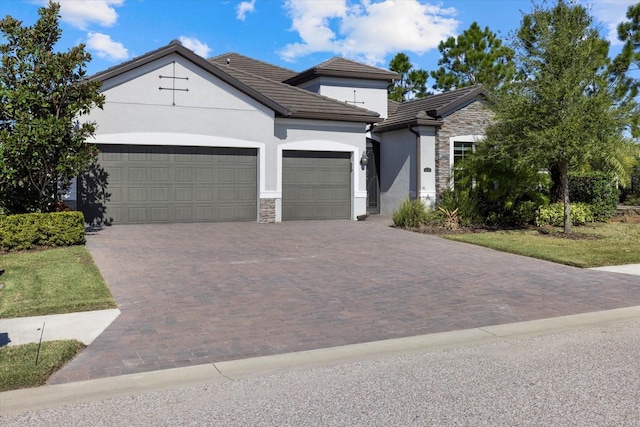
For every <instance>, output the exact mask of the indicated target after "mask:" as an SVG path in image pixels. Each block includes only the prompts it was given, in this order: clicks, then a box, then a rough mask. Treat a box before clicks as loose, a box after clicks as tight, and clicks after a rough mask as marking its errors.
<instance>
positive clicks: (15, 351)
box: [0, 340, 85, 391]
mask: <svg viewBox="0 0 640 427" xmlns="http://www.w3.org/2000/svg"><path fill="white" fill-rule="evenodd" d="M84 347H85V346H84V344H82V343H81V342H79V341H75V340H64V341H45V342H43V343H42V347H41V348H40V355H39V356H38V364H36V355H37V353H38V343H31V344H23V345H16V346H5V347H2V348H0V391H7V390H16V389H19V388H27V387H37V386H40V385H42V384H44V383H45V382H46V381H47V379H48V378H49V377H50V376H51V374H53V373H54V372H55V371H57V370H58V369H60V368H61V367H62V366H63V365H64V364H65V363H67V362H68V361H69V360H71V359H72V358H73V357H74V356H75V355H76V354H77V353H78V352H79V351H80V350H82V349H83V348H84Z"/></svg>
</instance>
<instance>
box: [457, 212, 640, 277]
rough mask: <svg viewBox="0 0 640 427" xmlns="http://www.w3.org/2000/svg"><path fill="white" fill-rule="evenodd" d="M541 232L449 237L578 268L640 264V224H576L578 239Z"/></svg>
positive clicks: (520, 231)
mask: <svg viewBox="0 0 640 427" xmlns="http://www.w3.org/2000/svg"><path fill="white" fill-rule="evenodd" d="M540 231H541V230H537V229H529V230H509V231H495V232H482V233H469V234H457V235H447V236H445V237H446V238H448V239H451V240H457V241H460V242H467V243H473V244H476V245H480V246H486V247H489V248H492V249H496V250H499V251H503V252H510V253H514V254H520V255H525V256H529V257H533V258H539V259H544V260H548V261H553V262H557V263H561V264H567V265H573V266H577V267H585V268H588V267H602V266H607V265H622V264H638V263H640V224H631V223H619V222H611V223H595V224H591V225H586V226H582V227H573V232H574V233H575V234H576V236H575V238H566V237H563V236H562V234H561V233H559V232H560V231H561V229H542V231H546V232H547V233H544V232H542V233H541V232H540ZM549 231H551V233H548V232H549Z"/></svg>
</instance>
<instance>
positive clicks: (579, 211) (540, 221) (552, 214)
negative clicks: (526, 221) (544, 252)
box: [535, 203, 595, 227]
mask: <svg viewBox="0 0 640 427" xmlns="http://www.w3.org/2000/svg"><path fill="white" fill-rule="evenodd" d="M593 221H595V219H594V215H593V211H592V210H591V205H589V204H587V203H571V224H573V225H583V224H586V223H587V222H593ZM535 222H536V225H537V226H538V227H543V226H545V225H553V226H555V227H561V226H562V225H563V224H564V204H562V203H553V204H551V205H548V206H541V207H540V208H539V209H538V213H537V214H536V220H535Z"/></svg>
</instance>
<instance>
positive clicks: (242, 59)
mask: <svg viewBox="0 0 640 427" xmlns="http://www.w3.org/2000/svg"><path fill="white" fill-rule="evenodd" d="M209 62H213V63H214V64H216V65H222V66H227V65H230V66H231V67H234V68H238V69H240V70H242V71H246V72H248V73H254V74H257V75H259V76H262V77H265V78H267V79H270V80H275V81H278V82H283V81H285V80H287V79H290V78H291V77H293V76H295V75H297V74H298V72H297V71H293V70H290V69H288V68H284V67H279V66H277V65H273V64H269V63H267V62H263V61H259V60H257V59H253V58H250V57H248V56H244V55H240V54H239V53H235V52H229V53H225V54H222V55H217V56H214V57H213V58H209Z"/></svg>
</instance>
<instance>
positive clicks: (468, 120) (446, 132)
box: [435, 100, 493, 197]
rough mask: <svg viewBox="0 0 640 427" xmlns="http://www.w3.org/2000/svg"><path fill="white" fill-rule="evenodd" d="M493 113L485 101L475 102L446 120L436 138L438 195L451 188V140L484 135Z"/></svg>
mask: <svg viewBox="0 0 640 427" xmlns="http://www.w3.org/2000/svg"><path fill="white" fill-rule="evenodd" d="M492 117H493V113H492V112H491V111H490V110H489V108H488V107H487V105H486V102H485V101H480V100H478V101H475V102H472V103H470V104H469V105H467V106H465V107H463V108H461V109H459V110H457V111H455V112H454V113H452V114H450V115H448V116H447V117H445V118H444V124H443V125H442V126H441V127H440V130H439V131H438V134H437V136H436V177H435V178H436V194H437V196H438V197H439V196H440V195H441V194H442V192H443V191H444V190H445V189H447V188H449V179H450V176H451V149H452V147H451V138H453V137H456V136H461V135H484V132H485V129H486V128H487V126H488V125H489V124H490V123H491V119H492Z"/></svg>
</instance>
